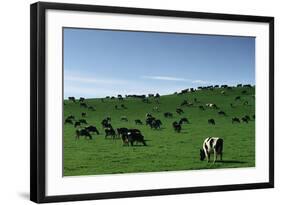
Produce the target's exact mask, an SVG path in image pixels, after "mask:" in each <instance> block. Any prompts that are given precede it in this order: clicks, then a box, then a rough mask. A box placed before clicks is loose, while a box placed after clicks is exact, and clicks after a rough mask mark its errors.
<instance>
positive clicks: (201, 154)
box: [200, 149, 205, 161]
mask: <svg viewBox="0 0 281 205" xmlns="http://www.w3.org/2000/svg"><path fill="white" fill-rule="evenodd" d="M204 159H205V152H204V150H203V149H200V160H201V161H203V160H204Z"/></svg>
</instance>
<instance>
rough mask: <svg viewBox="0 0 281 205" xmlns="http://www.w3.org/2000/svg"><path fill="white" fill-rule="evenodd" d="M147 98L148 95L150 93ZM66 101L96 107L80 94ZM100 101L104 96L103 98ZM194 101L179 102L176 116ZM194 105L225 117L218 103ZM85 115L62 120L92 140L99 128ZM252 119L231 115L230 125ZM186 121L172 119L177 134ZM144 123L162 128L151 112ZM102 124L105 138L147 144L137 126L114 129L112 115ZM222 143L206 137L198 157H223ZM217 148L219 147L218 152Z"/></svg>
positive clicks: (170, 115) (139, 122) (167, 115)
mask: <svg viewBox="0 0 281 205" xmlns="http://www.w3.org/2000/svg"><path fill="white" fill-rule="evenodd" d="M241 86H242V85H241ZM241 86H240V84H239V85H237V87H241ZM248 86H249V85H247V86H244V87H248ZM224 88H228V87H227V86H226V87H224ZM200 89H213V87H210V88H209V87H200ZM193 92H194V89H193ZM245 93H246V91H245V90H243V91H242V94H245ZM221 94H222V95H225V91H222V92H221ZM126 97H136V98H141V99H142V101H143V102H145V103H147V102H148V98H143V96H140V97H139V96H126ZM153 97H154V98H157V102H159V98H160V95H159V94H157V95H155V96H153ZM108 98H109V97H108ZM117 98H118V99H121V100H123V97H122V96H121V95H118V97H117ZM149 98H151V96H149ZM111 99H113V98H111ZM69 100H70V101H72V102H74V103H75V102H77V101H78V102H79V103H80V107H81V108H87V109H89V110H91V111H94V110H95V108H94V107H93V106H88V104H87V103H86V102H85V98H83V97H81V98H80V99H79V100H76V99H75V97H69ZM234 100H235V101H237V100H241V97H240V96H237V97H235V99H234ZM102 101H103V99H102ZM193 102H194V103H198V102H199V101H198V100H197V99H196V98H194V99H193ZM193 102H188V101H187V100H184V101H183V102H182V103H180V105H179V107H177V108H175V112H176V113H177V114H178V115H179V116H181V115H182V114H184V110H183V109H182V107H184V106H187V107H192V106H194V103H193ZM245 102H247V101H245ZM245 102H244V103H243V105H248V102H247V104H246V103H245ZM230 106H231V107H232V108H233V107H234V106H233V104H230ZM197 107H198V108H199V109H200V110H206V109H214V110H218V112H217V113H218V115H222V116H226V113H225V112H224V111H222V110H219V106H217V105H216V104H214V103H208V104H205V105H202V104H201V105H199V106H197ZM120 108H122V109H127V107H126V106H125V105H124V104H122V105H121V106H120ZM115 109H119V107H118V106H117V105H115ZM152 111H154V112H159V108H158V107H157V106H155V107H153V108H152ZM163 115H164V118H173V113H172V112H164V113H163ZM86 116H87V113H86V112H85V111H84V112H82V113H81V117H82V119H76V117H75V116H73V115H69V116H68V117H66V118H65V121H64V123H65V124H71V125H73V126H74V127H75V128H76V131H75V132H76V135H75V138H76V139H80V137H84V138H88V139H93V137H92V134H97V135H99V134H100V132H99V131H98V129H97V127H96V126H93V125H88V122H87V121H86V120H85V119H84V118H85V117H86ZM252 119H253V120H254V119H255V115H254V114H253V115H252ZM252 119H251V118H250V116H249V115H245V116H243V117H241V118H238V117H233V118H232V124H234V123H241V122H244V123H248V122H249V121H250V120H252ZM120 121H123V122H127V121H128V118H127V117H126V116H121V118H120ZM134 122H135V124H136V125H143V122H142V120H140V119H135V120H134ZM189 123H190V121H189V119H187V118H186V117H181V118H180V119H179V121H174V122H173V123H172V125H171V126H172V128H173V129H174V131H175V132H176V133H180V132H181V130H182V126H183V124H189ZM145 124H146V125H147V126H149V127H150V128H151V129H155V130H156V129H161V126H162V122H161V120H160V119H157V118H156V117H154V116H153V115H152V114H151V113H146V115H145ZM208 124H210V125H215V124H216V122H215V119H213V118H211V119H208ZM101 125H102V128H103V129H104V133H105V138H109V137H110V138H112V139H117V138H118V139H122V142H123V145H126V146H128V145H131V146H134V144H137V143H142V144H143V145H144V146H146V145H147V144H146V141H145V139H144V136H143V134H142V133H141V131H140V130H139V129H129V128H126V127H120V128H117V129H116V130H115V129H114V128H113V126H112V124H111V117H106V118H105V119H103V120H102V121H101ZM217 143H218V145H217ZM222 145H223V140H222V139H221V138H207V139H206V140H205V141H204V143H203V149H201V150H200V156H201V159H204V158H205V157H207V159H208V161H209V154H210V153H209V152H212V153H216V152H217V154H220V155H221V156H222ZM207 147H208V148H207ZM216 149H218V151H217V150H216ZM204 156H205V157H204Z"/></svg>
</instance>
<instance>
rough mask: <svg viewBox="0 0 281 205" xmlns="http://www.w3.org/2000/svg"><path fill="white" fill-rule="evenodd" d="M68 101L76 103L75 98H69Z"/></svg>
mask: <svg viewBox="0 0 281 205" xmlns="http://www.w3.org/2000/svg"><path fill="white" fill-rule="evenodd" d="M68 100H70V101H72V102H74V103H75V102H76V100H75V97H68Z"/></svg>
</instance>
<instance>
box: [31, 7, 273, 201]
mask: <svg viewBox="0 0 281 205" xmlns="http://www.w3.org/2000/svg"><path fill="white" fill-rule="evenodd" d="M48 9H54V10H67V11H87V12H103V13H121V14H137V15H150V16H163V17H164V16H166V17H167V16H168V17H180V18H195V19H217V20H229V21H247V22H263V23H267V24H268V25H269V50H268V52H269V165H268V168H269V181H268V182H263V183H249V184H238V185H237V184H236V185H234V184H230V185H221V186H204V187H187V188H171V189H158V190H141V191H124V192H107V193H89V194H74V195H60V196H46V192H45V191H46V190H45V186H46V181H45V176H46V170H45V168H46V167H45V163H46V160H45V158H46V154H45V146H46V144H45V137H46V136H45V133H46V128H45V112H46V110H45V106H46V93H45V89H46V83H45V73H46V70H45V63H46V59H45V35H46V32H45V26H46V21H45V20H46V10H48ZM30 119H31V120H30V199H31V201H34V202H37V203H45V202H62V201H76V200H97V199H109V198H123V197H140V196H154V195H169V194H186V193H198V192H214V191H230V190H245V189H260V188H273V187H274V18H273V17H265V16H248V15H233V14H231V15H230V14H218V13H202V12H187V11H172V10H156V9H144V8H126V7H110V6H96V5H82V4H65V3H47V2H38V3H34V4H32V5H31V7H30Z"/></svg>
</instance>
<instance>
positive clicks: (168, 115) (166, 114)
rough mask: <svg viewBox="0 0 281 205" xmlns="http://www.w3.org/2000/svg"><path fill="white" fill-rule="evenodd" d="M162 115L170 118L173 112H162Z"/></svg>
mask: <svg viewBox="0 0 281 205" xmlns="http://www.w3.org/2000/svg"><path fill="white" fill-rule="evenodd" d="M164 117H167V118H171V117H173V113H171V112H165V113H164Z"/></svg>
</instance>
